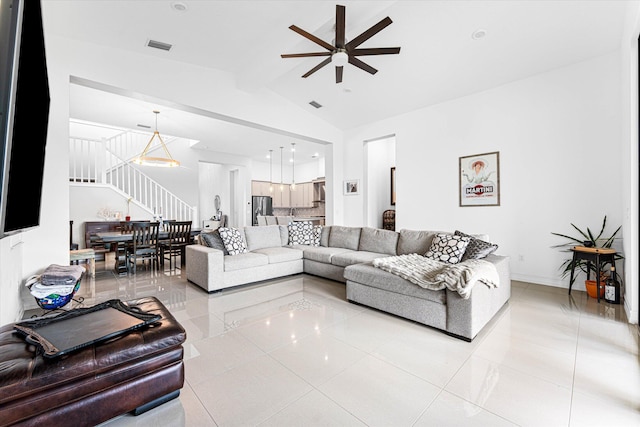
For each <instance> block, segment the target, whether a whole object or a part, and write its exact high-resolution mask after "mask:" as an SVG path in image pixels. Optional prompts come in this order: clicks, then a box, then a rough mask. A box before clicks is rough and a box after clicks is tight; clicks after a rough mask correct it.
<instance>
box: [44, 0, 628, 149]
mask: <svg viewBox="0 0 640 427" xmlns="http://www.w3.org/2000/svg"><path fill="white" fill-rule="evenodd" d="M174 3H176V2H172V1H164V0H153V1H146V0H136V1H131V0H130V1H102V0H82V1H78V0H76V1H62V0H44V7H45V17H46V18H47V20H48V21H47V24H46V27H47V29H48V30H49V31H52V32H54V33H56V34H59V35H62V36H65V37H71V38H75V39H82V40H84V41H88V42H94V43H98V44H101V45H105V46H110V47H114V48H119V49H125V50H129V51H135V52H139V53H140V54H145V55H155V56H159V57H163V58H170V59H173V60H176V61H183V62H187V63H191V64H196V65H200V66H204V67H212V68H217V69H221V70H224V71H228V72H232V73H234V75H235V76H236V79H237V84H238V86H239V87H240V88H242V89H243V90H247V91H252V90H258V89H265V88H266V89H269V90H271V91H273V92H275V93H277V94H279V95H280V96H283V97H285V98H287V99H289V100H290V101H291V102H293V103H295V104H297V105H299V106H300V107H301V108H305V109H307V110H308V111H310V112H311V113H312V114H316V115H317V116H319V117H321V118H322V119H324V120H326V121H327V122H329V123H331V124H333V125H334V126H336V127H338V128H341V129H349V128H352V127H355V126H359V125H362V124H365V123H368V122H372V121H376V120H380V119H383V118H386V117H390V116H394V115H398V114H402V113H404V112H408V111H411V110H414V109H416V108H420V107H424V106H427V105H431V104H435V103H439V102H443V101H446V100H449V99H454V98H458V97H461V96H465V95H468V94H471V93H475V92H479V91H482V90H486V89H489V88H491V87H495V86H498V85H502V84H505V83H508V82H512V81H516V80H519V79H522V78H525V77H527V76H530V75H534V74H538V73H541V72H544V71H547V70H551V69H554V68H558V67H562V66H565V65H569V64H571V63H575V62H579V61H583V60H585V59H588V58H591V57H594V56H598V55H602V54H605V53H608V52H611V51H614V50H616V49H618V48H619V45H620V42H621V36H622V30H623V26H624V19H625V13H626V11H627V2H626V1H615V0H605V1H596V0H587V1H579V0H571V1H551V0H542V1H520V0H518V1H516V0H512V1H342V2H340V3H339V4H342V5H345V6H346V37H347V39H352V38H354V37H355V36H357V35H358V34H360V33H362V32H363V31H365V30H366V29H368V28H369V27H371V26H372V25H374V24H375V23H377V22H378V21H380V20H381V19H383V18H385V17H386V16H389V17H390V18H391V19H392V20H393V23H392V24H391V25H390V26H388V27H387V28H385V29H384V30H382V31H381V32H379V33H378V34H377V35H375V36H374V37H372V38H371V39H369V40H368V41H367V42H365V43H364V44H363V45H361V47H395V46H400V47H401V52H400V54H398V55H384V56H375V57H372V56H369V57H361V59H362V60H364V61H365V62H367V63H368V64H370V65H371V66H373V67H375V68H377V69H378V70H379V71H378V73H377V74H375V75H371V74H368V73H366V72H364V71H362V70H360V69H358V68H356V67H354V66H352V65H347V66H346V67H345V69H344V78H343V83H341V84H336V83H335V77H334V70H333V67H332V66H330V65H328V66H326V67H324V68H322V69H321V70H319V71H318V72H316V73H315V74H313V75H312V76H310V77H309V78H306V79H303V78H301V75H302V74H304V73H305V72H307V71H308V70H309V69H311V68H313V67H314V66H315V65H316V64H318V63H319V62H320V61H321V60H322V59H323V58H320V59H318V58H299V59H298V58H296V59H282V58H280V54H282V53H300V52H320V51H323V50H324V49H323V48H322V47H320V46H317V45H315V44H314V43H312V42H310V41H309V40H307V39H305V38H303V37H302V36H300V35H299V34H296V33H295V32H293V31H291V30H290V29H289V28H288V27H289V26H290V25H292V24H295V25H297V26H298V27H300V28H302V29H304V30H306V31H308V32H310V33H312V34H314V35H316V36H317V37H319V38H321V39H323V40H325V41H327V42H329V43H332V39H333V37H334V31H335V30H334V27H333V25H334V21H335V5H336V3H335V2H332V1H205V0H199V1H194V0H183V1H180V2H179V3H182V4H184V5H186V7H187V9H186V10H185V11H177V10H175V9H174V8H173V7H172V5H173V4H174ZM477 29H483V30H485V31H486V33H487V35H486V36H485V37H484V38H482V39H479V40H474V39H473V38H472V37H471V34H472V33H473V32H474V31H475V30H477ZM149 39H153V40H157V41H161V42H165V43H170V44H172V45H173V48H172V49H171V51H169V52H164V51H159V50H156V49H151V48H149V47H146V42H147V40H149ZM96 92H98V91H96V90H95V89H91V88H78V90H75V89H74V91H73V92H72V105H73V106H74V107H75V108H72V117H75V118H78V119H82V120H88V121H101V120H102V119H104V118H106V117H109V120H112V121H113V122H112V123H110V124H113V125H122V126H125V125H126V126H131V123H130V122H131V120H129V122H127V121H126V120H125V119H126V117H127V116H128V117H130V118H131V117H135V119H136V120H135V121H137V122H139V123H146V124H151V125H153V114H152V113H151V111H152V110H153V109H154V108H157V105H156V106H154V105H153V102H151V103H149V102H143V101H142V100H135V99H133V100H132V99H131V98H129V97H127V96H123V95H115V94H106V93H103V94H101V95H99V94H97V93H96ZM125 95H126V94H125ZM93 96H100V97H101V102H100V105H101V106H102V107H101V108H100V109H97V108H90V107H89V105H90V104H91V102H90V101H88V99H90V98H91V97H93ZM312 100H315V101H317V102H319V103H320V104H322V105H323V107H322V108H320V109H315V108H313V107H311V106H310V105H309V104H308V103H309V102H310V101H312ZM85 103H87V104H85ZM128 103H132V105H128V106H127V104H128ZM93 105H96V103H93ZM76 106H77V107H76ZM97 110H99V111H97ZM107 110H109V111H107ZM134 110H135V111H137V112H136V114H132V112H133V111H134ZM162 111H163V112H162V114H161V115H162V116H167V117H169V116H171V115H172V114H174V113H173V112H171V111H170V108H169V107H167V106H166V105H164V106H162ZM92 115H95V117H92ZM176 115H179V114H178V113H176ZM160 120H161V118H159V128H160V131H161V132H162V129H163V128H162V127H161V126H160V124H161V123H162V122H161V121H160ZM211 120H215V119H213V118H211V117H203V116H202V117H199V118H197V120H196V119H195V118H193V121H189V120H188V119H187V118H185V117H184V116H182V115H181V116H180V120H179V121H176V123H181V124H183V125H184V126H183V127H184V130H185V132H187V130H194V131H200V130H201V131H202V132H214V131H215V132H218V135H219V134H220V133H219V132H223V130H222V128H224V129H226V131H229V132H230V135H231V134H233V135H236V137H235V138H236V139H235V141H237V143H235V144H233V146H234V147H237V148H234V150H235V149H238V150H244V151H246V152H248V153H250V152H251V146H250V145H248V146H245V144H243V142H245V141H247V139H253V138H264V137H267V136H266V135H265V134H264V133H262V134H255V132H263V131H257V130H250V131H251V132H252V133H251V134H249V135H246V134H244V133H241V132H240V129H239V127H238V125H230V124H224V123H222V124H221V123H217V124H216V125H215V126H212V125H211ZM102 121H103V120H102ZM198 121H201V122H202V123H200V124H198V123H199V122H198ZM205 122H206V123H205ZM216 122H219V121H217V120H216ZM134 125H135V124H134ZM165 125H167V126H168V124H162V126H165ZM218 125H219V126H218ZM205 129H208V130H205ZM243 130H244V131H247V130H249V129H243ZM178 131H179V129H177V130H176V131H174V130H173V128H170V129H167V130H166V133H168V134H172V135H176V136H183V137H187V138H192V139H198V140H215V138H211V137H210V136H209V134H206V135H193V134H189V135H180V134H178V133H176V132H178ZM230 135H229V136H228V138H232V136H230ZM270 136H271V137H274V138H276V140H275V141H274V142H275V144H276V145H278V144H280V145H283V144H284V145H287V146H288V145H290V142H291V141H292V140H291V138H283V136H282V135H275V134H274V135H270ZM277 141H283V142H277ZM300 143H301V146H300V147H299V149H300V150H307V148H308V151H309V153H307V154H305V155H304V156H302V155H301V156H300V157H307V156H308V155H310V152H312V151H317V150H316V148H317V147H314V145H315V144H310V145H309V147H307V146H306V145H307V144H306V143H304V142H303V141H301V142H300ZM228 145H229V146H232V145H231V144H228ZM216 149H217V148H216ZM253 150H255V146H254V147H253ZM253 154H254V155H255V153H253ZM259 157H261V158H262V159H264V156H263V155H260V156H259Z"/></svg>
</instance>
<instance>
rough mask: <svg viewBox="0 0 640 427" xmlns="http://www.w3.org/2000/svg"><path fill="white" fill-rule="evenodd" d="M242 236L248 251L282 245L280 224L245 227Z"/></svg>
mask: <svg viewBox="0 0 640 427" xmlns="http://www.w3.org/2000/svg"><path fill="white" fill-rule="evenodd" d="M244 236H245V239H246V241H247V249H248V250H250V251H254V250H256V249H264V248H273V247H280V246H282V240H281V238H280V226H278V225H263V226H257V227H245V228H244Z"/></svg>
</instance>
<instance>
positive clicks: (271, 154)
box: [269, 150, 273, 193]
mask: <svg viewBox="0 0 640 427" xmlns="http://www.w3.org/2000/svg"><path fill="white" fill-rule="evenodd" d="M269 193H273V150H269Z"/></svg>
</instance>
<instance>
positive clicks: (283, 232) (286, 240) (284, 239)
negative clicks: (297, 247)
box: [278, 224, 289, 246]
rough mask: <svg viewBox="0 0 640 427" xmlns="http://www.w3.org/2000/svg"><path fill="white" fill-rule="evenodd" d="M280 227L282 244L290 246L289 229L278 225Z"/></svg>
mask: <svg viewBox="0 0 640 427" xmlns="http://www.w3.org/2000/svg"><path fill="white" fill-rule="evenodd" d="M278 227H280V244H281V245H282V246H287V245H288V244H289V227H287V226H286V225H282V224H278Z"/></svg>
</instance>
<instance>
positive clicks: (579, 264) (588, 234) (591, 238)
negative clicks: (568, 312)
mask: <svg viewBox="0 0 640 427" xmlns="http://www.w3.org/2000/svg"><path fill="white" fill-rule="evenodd" d="M571 226H572V227H573V228H574V229H575V230H576V231H577V232H578V233H580V236H579V237H573V236H569V235H566V234H562V233H553V232H552V233H551V234H553V235H554V236H558V237H562V238H564V239H567V240H569V241H568V242H565V243H561V244H558V245H554V246H552V248H563V252H568V253H571V248H573V247H574V246H586V245H585V242H590V245H591V246H593V247H599V248H610V247H611V245H613V242H614V240H615V238H616V235H617V234H618V232H619V231H620V229H621V228H622V226H619V227H618V228H616V231H614V232H613V234H612V235H611V236H609V237H602V235H603V234H604V229H605V227H606V226H607V216H606V215H605V217H604V219H603V220H602V228H600V232H599V233H598V235H597V236H596V235H594V234H593V232H592V231H591V229H590V228H589V227H587V229H586V231H583V230H581V229H580V228H578V227H577V226H576V225H575V224H571ZM614 258H615V259H616V260H619V259H623V258H624V257H623V256H622V255H620V254H616V255H615V257H614ZM573 264H574V262H573V255H572V256H570V257H569V259H566V260H564V262H563V263H562V264H561V265H560V267H559V270H561V271H562V278H563V279H564V278H565V277H567V276H568V275H570V274H571V269H572V267H573ZM604 264H605V263H602V265H601V266H600V268H601V270H602V271H605V269H604ZM575 267H576V268H579V269H580V270H581V271H583V272H584V273H586V272H587V261H586V260H576V262H575ZM575 280H576V276H575V275H574V276H573V281H572V282H571V285H573V282H575Z"/></svg>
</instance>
